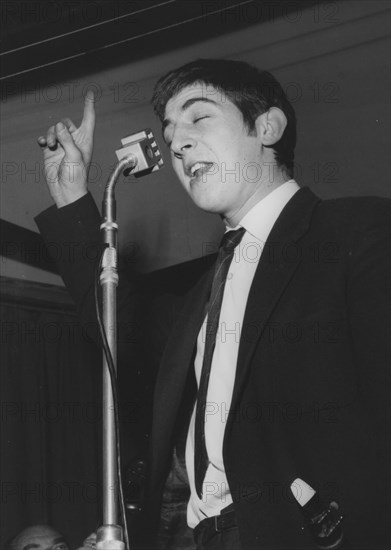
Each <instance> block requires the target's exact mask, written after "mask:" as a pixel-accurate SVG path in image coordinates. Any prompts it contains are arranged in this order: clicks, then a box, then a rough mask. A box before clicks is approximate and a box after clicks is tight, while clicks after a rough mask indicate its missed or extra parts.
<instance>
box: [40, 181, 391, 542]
mask: <svg viewBox="0 0 391 550" xmlns="http://www.w3.org/2000/svg"><path fill="white" fill-rule="evenodd" d="M97 219H98V217H97V213H96V210H95V207H94V206H93V204H92V201H91V199H90V198H89V197H84V198H83V199H81V200H80V201H77V203H74V204H73V205H69V206H68V207H65V208H63V209H60V210H56V209H53V208H52V209H51V210H49V211H47V212H46V213H43V214H42V215H41V216H40V217H38V219H37V222H38V225H39V227H40V229H41V232H42V233H43V235H44V236H45V238H46V240H48V241H50V242H52V241H53V240H54V241H56V242H60V243H61V242H63V241H64V239H67V240H68V241H74V242H77V243H79V244H78V247H79V248H78V249H77V253H76V255H77V258H76V259H75V261H74V265H69V262H60V264H61V265H60V270H61V272H62V274H63V276H64V279H65V282H66V284H67V285H68V286H69V288H70V289H71V291H72V292H73V294H74V296H75V298H76V301H77V303H78V304H79V306H80V308H81V311H82V312H83V311H84V312H85V311H87V310H89V309H90V307H89V305H88V304H89V296H90V294H89V291H88V288H89V286H90V281H88V278H89V277H90V276H91V273H92V270H91V266H90V265H86V261H85V258H84V259H83V251H82V247H83V246H84V247H86V246H87V244H86V243H88V242H90V246H92V242H95V241H96V238H97V237H96V235H97V233H96V232H97V223H98V222H97ZM389 253H390V209H389V201H387V200H385V199H378V198H354V199H335V200H329V201H321V200H319V199H318V198H317V197H316V196H315V195H313V193H312V192H311V191H309V190H308V189H307V188H303V189H301V190H300V191H299V192H298V193H297V194H296V195H295V196H294V197H293V198H292V199H291V200H290V201H289V203H288V204H287V205H286V207H285V208H284V210H283V211H282V213H281V215H280V216H279V218H278V220H277V222H276V223H275V225H274V227H273V229H272V231H271V233H270V236H269V238H268V241H267V243H266V245H265V249H264V251H263V254H262V257H261V260H260V262H259V265H258V268H257V271H256V274H255V277H254V281H253V284H252V287H251V290H250V294H249V298H248V303H247V308H246V312H245V318H244V320H243V326H242V331H241V341H240V347H239V355H238V362H237V373H236V379H235V386H234V392H233V398H232V404H231V407H230V412H229V415H228V419H227V425H226V431H225V439H224V448H223V455H224V462H225V467H226V473H227V478H228V483H229V486H230V488H231V491H232V494H233V499H234V504H235V510H236V513H237V518H238V524H239V531H240V536H241V540H242V544H243V547H244V548H245V549H246V550H247V549H250V548H251V549H252V548H254V549H255V548H262V549H263V550H272V549H275V550H277V549H293V548H297V549H299V548H300V549H305V548H309V549H310V548H314V543H313V541H312V539H311V537H310V535H309V533H308V531H307V530H304V531H303V530H302V529H301V527H302V525H303V524H304V521H303V517H302V514H301V511H300V509H299V507H298V506H297V504H296V502H295V500H294V498H293V496H292V494H291V491H290V488H289V487H290V484H291V483H292V481H293V480H294V479H295V478H297V477H300V478H302V479H303V480H305V481H306V482H307V483H309V484H310V485H311V486H312V487H314V488H315V489H316V490H317V492H318V494H319V495H321V498H322V499H323V500H324V501H325V502H326V503H327V504H328V503H329V502H330V501H333V500H334V501H336V502H337V503H338V505H339V507H340V510H341V513H343V514H344V516H345V519H344V532H345V535H346V538H347V540H348V541H349V542H350V544H351V546H352V547H353V548H355V549H366V550H370V549H371V550H374V549H377V550H380V549H382V550H386V548H387V549H388V548H389V546H390V541H389V527H388V523H389V501H390V499H389V487H390V485H389V482H390V479H389V442H390V435H389V420H390V408H389V378H390V374H389V373H390V357H391V353H390V347H389V340H390V338H389V336H390V332H391V331H390V305H391V300H390V282H391V276H390V254H389ZM84 255H85V254H84ZM87 263H88V262H87ZM90 263H92V262H90ZM196 263H198V265H201V272H202V274H201V276H200V277H199V278H198V280H197V282H196V283H195V284H194V285H192V287H191V288H190V290H189V291H186V292H185V289H186V285H181V284H176V285H173V287H174V288H173V290H172V292H170V291H167V292H165V293H163V294H165V295H160V296H158V299H157V303H158V306H157V310H155V311H158V312H159V315H157V314H155V313H154V314H153V318H154V320H155V321H157V322H156V324H155V325H154V328H152V325H149V327H148V329H147V341H148V347H149V349H150V350H152V355H161V357H160V358H159V359H160V366H159V370H158V374H157V380H156V384H155V394H154V408H153V411H154V412H153V422H152V433H151V456H150V477H149V482H150V488H149V500H148V502H149V505H150V512H151V517H152V518H153V517H157V516H158V510H159V502H160V496H161V492H162V489H163V484H164V481H165V478H166V476H167V473H168V470H169V467H170V461H171V456H172V448H173V445H174V444H175V439H176V436H177V433H178V432H179V431H180V428H181V421H182V422H183V423H184V422H187V420H188V410H186V409H188V408H189V406H191V404H192V402H193V401H192V400H191V398H189V397H188V396H189V395H191V391H192V387H193V386H194V379H193V369H192V368H191V366H192V361H193V358H194V346H195V341H196V337H197V334H198V331H199V329H200V325H201V323H202V317H203V314H204V308H205V303H206V300H207V297H208V292H209V288H210V284H211V278H212V271H213V258H212V257H208V258H205V259H200V260H198V262H196ZM196 263H195V264H194V265H196ZM171 273H174V272H173V271H171ZM125 292H127V300H126V299H124V300H122V299H121V304H120V305H121V306H122V305H123V306H124V307H125V303H126V304H128V303H129V302H132V296H133V293H132V292H133V291H129V290H127V291H125ZM158 294H159V293H158ZM167 296H169V297H170V299H171V298H172V300H171V301H170V306H169V307H167V306H165V305H164V304H165V299H166V297H167ZM162 304H163V305H162ZM154 307H156V306H154ZM127 309H129V308H128V306H127ZM133 313H134V312H133ZM144 334H145V329H144ZM154 342H157V343H156V344H155V343H154ZM154 351H155V353H154ZM152 360H153V359H152ZM188 390H189V391H188ZM184 395H185V396H186V397H185V399H184V398H183V396H184ZM186 403H188V405H189V406H188V407H187V408H186Z"/></svg>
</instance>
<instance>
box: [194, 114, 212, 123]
mask: <svg viewBox="0 0 391 550" xmlns="http://www.w3.org/2000/svg"><path fill="white" fill-rule="evenodd" d="M204 118H209V115H204V116H199V117H197V118H195V119H194V120H193V123H196V122H198V121H199V120H203V119H204Z"/></svg>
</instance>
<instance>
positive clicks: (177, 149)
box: [171, 126, 197, 155]
mask: <svg viewBox="0 0 391 550" xmlns="http://www.w3.org/2000/svg"><path fill="white" fill-rule="evenodd" d="M196 143H197V140H196V138H195V136H194V134H193V133H192V132H191V130H190V129H189V128H188V127H187V126H186V127H184V126H182V127H181V128H180V127H177V128H176V129H175V131H174V135H173V136H172V141H171V149H172V151H173V152H174V153H176V154H178V155H183V153H184V152H185V151H186V150H190V149H192V148H194V147H195V145H196Z"/></svg>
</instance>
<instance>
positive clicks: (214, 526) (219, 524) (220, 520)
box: [194, 504, 238, 537]
mask: <svg viewBox="0 0 391 550" xmlns="http://www.w3.org/2000/svg"><path fill="white" fill-rule="evenodd" d="M237 525H238V524H237V522H236V515H235V510H234V506H233V504H230V505H229V506H227V507H226V508H223V510H221V513H220V514H219V515H218V516H212V517H210V518H205V519H203V520H202V521H201V522H200V523H199V524H198V525H196V527H195V528H194V535H195V536H196V537H198V536H199V535H200V534H201V532H202V531H213V532H215V533H221V532H222V531H227V529H232V527H237Z"/></svg>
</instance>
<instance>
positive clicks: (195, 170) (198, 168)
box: [188, 162, 213, 179]
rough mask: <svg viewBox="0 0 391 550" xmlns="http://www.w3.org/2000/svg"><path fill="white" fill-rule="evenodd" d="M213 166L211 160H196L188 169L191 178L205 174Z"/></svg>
mask: <svg viewBox="0 0 391 550" xmlns="http://www.w3.org/2000/svg"><path fill="white" fill-rule="evenodd" d="M212 168H213V162H196V163H195V164H193V166H191V168H190V169H189V170H188V173H189V174H190V177H191V178H197V179H198V178H200V177H202V176H204V175H206V174H207V173H208V172H210V170H211V169H212Z"/></svg>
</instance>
